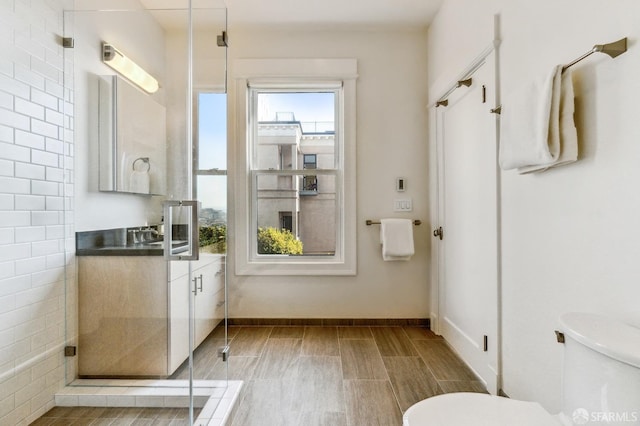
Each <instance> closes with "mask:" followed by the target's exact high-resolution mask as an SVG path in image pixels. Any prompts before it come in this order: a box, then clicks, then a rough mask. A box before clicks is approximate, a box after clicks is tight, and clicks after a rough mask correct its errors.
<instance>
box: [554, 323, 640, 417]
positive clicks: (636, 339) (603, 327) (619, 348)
mask: <svg viewBox="0 0 640 426" xmlns="http://www.w3.org/2000/svg"><path fill="white" fill-rule="evenodd" d="M560 324H561V331H562V333H563V334H564V362H563V377H562V381H563V383H562V416H563V417H565V418H567V419H570V420H571V421H572V422H573V424H576V425H584V424H586V425H640V329H639V328H635V327H632V326H630V325H627V324H624V323H622V322H619V321H617V320H614V319H611V318H607V317H604V316H600V315H596V314H589V313H577V312H572V313H567V314H564V315H562V316H561V317H560Z"/></svg>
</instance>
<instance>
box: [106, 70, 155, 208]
mask: <svg viewBox="0 0 640 426" xmlns="http://www.w3.org/2000/svg"><path fill="white" fill-rule="evenodd" d="M98 81H99V128H100V130H99V144H100V148H99V156H100V159H99V168H100V171H99V188H100V191H109V192H126V193H133V194H145V195H164V194H165V193H166V186H167V185H166V166H167V159H166V145H167V136H166V109H165V107H164V106H163V105H161V104H159V103H158V102H156V101H155V100H154V99H153V98H152V97H151V96H149V95H147V94H146V93H144V92H142V91H141V90H139V89H137V88H136V87H134V86H133V85H131V84H130V83H129V82H128V81H126V80H124V79H123V78H121V77H119V76H116V75H108V76H99V78H98Z"/></svg>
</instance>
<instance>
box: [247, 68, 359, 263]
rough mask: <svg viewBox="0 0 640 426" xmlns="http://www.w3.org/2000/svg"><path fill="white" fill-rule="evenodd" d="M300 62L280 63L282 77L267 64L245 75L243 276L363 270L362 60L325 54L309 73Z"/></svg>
mask: <svg viewBox="0 0 640 426" xmlns="http://www.w3.org/2000/svg"><path fill="white" fill-rule="evenodd" d="M256 61H257V62H261V61H265V60H256ZM251 62H255V61H251ZM267 62H270V63H271V65H272V66H273V65H274V62H278V61H277V60H272V61H267ZM295 62H296V61H293V62H292V61H286V63H280V64H282V65H283V66H285V67H284V68H283V69H282V75H281V76H278V77H277V78H273V76H272V77H270V78H265V77H262V76H260V75H259V69H260V67H258V68H257V69H256V73H257V74H258V75H256V76H255V77H249V78H246V79H238V80H237V85H236V88H237V90H238V91H239V92H240V93H237V94H236V96H237V99H238V100H239V102H237V107H238V111H244V112H245V114H246V116H245V118H246V120H238V121H237V122H238V123H239V124H238V128H237V132H238V134H243V135H244V138H243V139H244V142H245V143H244V144H243V147H242V148H243V149H241V150H239V151H240V154H241V155H240V156H239V159H240V160H241V161H239V163H243V162H246V163H245V164H241V167H240V170H241V171H242V172H240V173H241V176H240V179H239V180H240V181H241V182H242V184H241V187H242V191H243V192H244V196H242V197H239V198H238V200H237V203H236V204H237V206H238V209H237V211H236V226H237V231H238V232H237V236H238V238H237V242H236V255H237V256H236V272H237V273H238V274H241V275H243V274H248V275H254V274H267V275H294V274H295V275H348V274H354V273H355V267H356V265H355V263H356V262H355V259H356V253H355V61H353V60H328V61H327V60H325V62H326V63H324V64H322V65H321V66H320V67H319V69H315V70H314V69H313V68H311V69H306V70H305V71H304V73H306V74H307V75H304V76H300V75H299V72H296V71H295V68H296V66H297V65H300V64H305V65H306V66H307V67H308V66H309V65H311V64H310V63H309V62H308V60H300V61H298V62H299V63H298V64H296V63H295ZM328 64H331V65H333V66H334V67H333V72H331V71H332V67H331V66H329V67H328V68H327V65H328ZM287 67H293V68H294V70H292V69H289V70H287V69H286V68H287ZM267 68H269V67H267ZM345 70H348V72H345ZM296 74H298V75H297V76H296ZM291 75H294V76H293V77H292V76H291ZM241 100H244V102H242V101H241ZM240 123H244V126H242V124H240ZM241 127H243V128H241Z"/></svg>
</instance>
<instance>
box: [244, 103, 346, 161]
mask: <svg viewBox="0 0 640 426" xmlns="http://www.w3.org/2000/svg"><path fill="white" fill-rule="evenodd" d="M257 96H258V100H257V105H256V107H257V117H258V128H257V132H258V134H257V136H258V137H257V141H255V145H254V164H253V168H254V169H257V170H301V169H303V168H321V169H334V168H335V167H336V166H335V165H336V160H337V159H336V151H335V126H334V123H335V96H336V94H335V93H334V92H286V93H272V92H258V94H257ZM312 158H313V159H314V160H315V161H313V162H311V159H312ZM312 165H313V166H312Z"/></svg>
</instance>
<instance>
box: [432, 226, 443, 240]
mask: <svg viewBox="0 0 640 426" xmlns="http://www.w3.org/2000/svg"><path fill="white" fill-rule="evenodd" d="M433 236H434V237H440V239H441V240H442V238H443V237H444V233H443V231H442V226H441V227H439V228H438V229H434V230H433Z"/></svg>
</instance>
